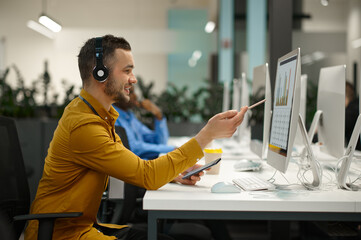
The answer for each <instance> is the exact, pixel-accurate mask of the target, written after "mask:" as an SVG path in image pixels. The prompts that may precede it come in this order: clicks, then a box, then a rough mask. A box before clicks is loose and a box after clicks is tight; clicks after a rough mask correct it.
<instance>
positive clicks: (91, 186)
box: [25, 35, 248, 240]
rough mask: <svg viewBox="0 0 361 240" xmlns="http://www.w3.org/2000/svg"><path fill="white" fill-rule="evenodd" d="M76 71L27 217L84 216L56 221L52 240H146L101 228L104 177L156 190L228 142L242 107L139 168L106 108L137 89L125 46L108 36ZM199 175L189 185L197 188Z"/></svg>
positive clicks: (30, 235) (91, 47)
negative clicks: (214, 144)
mask: <svg viewBox="0 0 361 240" xmlns="http://www.w3.org/2000/svg"><path fill="white" fill-rule="evenodd" d="M78 65H79V70H80V75H81V78H82V82H83V89H82V90H81V93H80V96H79V97H77V98H75V99H74V100H73V101H72V102H71V103H70V104H69V105H68V106H67V107H66V108H65V111H64V113H63V116H62V117H61V119H60V120H59V123H58V127H57V128H56V130H55V132H54V136H53V139H52V141H51V143H50V146H49V149H48V155H47V157H46V159H45V165H44V171H43V176H42V178H41V180H40V182H39V186H38V191H37V194H36V197H35V200H34V201H33V203H32V206H31V213H46V212H83V215H82V216H81V217H78V218H72V219H58V220H57V221H56V222H55V226H54V232H53V239H56V240H59V239H90V240H102V239H104V240H105V239H146V233H143V235H142V233H140V232H136V231H134V230H132V229H131V228H130V227H128V226H114V225H112V226H107V227H104V226H101V224H98V223H97V221H96V214H97V211H98V208H99V204H100V201H101V196H102V194H103V191H104V189H105V188H106V184H107V181H108V177H109V176H112V177H115V178H118V179H121V180H123V181H125V182H128V183H131V184H134V185H137V186H140V187H143V188H146V189H158V188H159V187H161V186H163V185H164V184H166V183H168V182H170V181H171V180H173V179H174V178H175V177H176V176H178V175H179V174H180V173H182V172H184V171H186V170H187V171H190V170H192V166H194V165H195V163H196V162H197V160H198V159H200V158H202V157H203V151H202V149H203V148H204V147H205V146H206V145H207V144H208V143H209V142H210V141H212V140H213V139H216V138H225V137H230V136H232V135H233V133H234V132H235V131H236V128H237V126H239V125H240V124H241V122H242V121H243V117H244V114H245V112H246V111H247V109H248V108H247V107H244V108H242V109H241V111H240V112H238V111H235V110H233V111H227V112H224V113H220V114H217V115H215V116H214V117H212V118H211V119H210V120H209V121H208V123H207V125H206V126H205V127H204V128H203V129H202V130H201V131H200V132H199V133H198V134H197V135H196V136H195V137H194V138H192V139H191V140H189V141H188V142H187V143H185V144H184V145H183V146H181V147H179V148H177V149H175V150H174V151H172V152H170V153H168V154H167V155H164V156H161V157H159V158H157V159H155V160H153V161H145V160H142V159H140V158H139V157H138V156H136V155H135V154H133V153H132V152H131V151H129V150H128V149H126V148H125V147H124V146H123V144H122V142H121V140H120V138H119V136H118V135H117V134H116V133H115V131H114V123H115V121H116V119H117V117H118V113H117V112H116V111H115V110H114V108H113V107H112V104H113V103H114V102H116V101H129V89H130V88H131V87H132V85H133V84H135V83H136V82H137V80H136V79H135V77H134V74H133V69H134V60H133V56H132V52H131V47H130V45H129V43H128V42H127V41H126V40H125V39H124V38H118V37H114V36H112V35H106V36H104V37H102V38H91V39H89V40H88V41H87V42H86V43H85V44H84V46H83V47H82V48H81V50H80V53H79V55H78ZM201 175H202V174H200V175H198V176H193V177H192V179H191V180H190V181H192V182H193V183H196V182H197V181H199V180H200V176H201ZM37 225H38V224H37V222H36V221H31V222H30V223H29V225H28V227H27V229H26V232H25V239H26V240H30V239H37V237H36V236H37ZM140 235H142V236H140Z"/></svg>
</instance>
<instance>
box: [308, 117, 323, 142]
mask: <svg viewBox="0 0 361 240" xmlns="http://www.w3.org/2000/svg"><path fill="white" fill-rule="evenodd" d="M321 117H322V111H321V110H317V111H316V113H315V115H314V116H313V119H312V123H311V127H310V130H309V131H308V139H309V140H310V142H312V139H313V137H314V136H315V133H316V130H317V126H318V122H319V121H320V119H321Z"/></svg>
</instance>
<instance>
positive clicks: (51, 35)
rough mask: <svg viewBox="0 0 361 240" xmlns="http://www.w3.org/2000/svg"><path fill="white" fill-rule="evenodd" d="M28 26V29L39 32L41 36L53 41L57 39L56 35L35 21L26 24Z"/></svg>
mask: <svg viewBox="0 0 361 240" xmlns="http://www.w3.org/2000/svg"><path fill="white" fill-rule="evenodd" d="M26 26H28V28H31V29H33V30H34V31H37V32H38V33H40V34H43V35H44V36H46V37H48V38H51V39H54V37H55V33H54V32H52V31H50V30H49V29H47V28H46V27H44V26H43V25H41V24H39V23H37V22H35V21H33V20H30V21H28V22H27V23H26Z"/></svg>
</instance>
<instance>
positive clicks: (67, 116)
mask: <svg viewBox="0 0 361 240" xmlns="http://www.w3.org/2000/svg"><path fill="white" fill-rule="evenodd" d="M80 104H82V102H80V101H77V100H76V99H74V100H73V101H72V102H70V103H69V105H68V106H67V107H66V108H65V110H64V113H63V116H62V118H61V122H62V123H63V124H66V125H67V126H68V127H69V129H70V130H71V129H75V128H77V127H79V126H82V125H85V124H89V123H98V124H99V123H101V122H102V121H101V118H100V117H99V116H97V115H95V114H94V113H93V112H90V111H89V110H88V109H86V108H84V107H83V106H79V105H80Z"/></svg>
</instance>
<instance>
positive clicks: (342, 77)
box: [308, 65, 346, 160]
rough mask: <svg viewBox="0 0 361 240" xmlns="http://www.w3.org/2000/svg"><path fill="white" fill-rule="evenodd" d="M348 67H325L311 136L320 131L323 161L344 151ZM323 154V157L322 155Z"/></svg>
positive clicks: (319, 157)
mask: <svg viewBox="0 0 361 240" xmlns="http://www.w3.org/2000/svg"><path fill="white" fill-rule="evenodd" d="M345 84H346V66H345V65H340V66H334V67H326V68H321V70H320V77H319V82H318V92H317V111H316V113H315V116H314V118H313V121H312V124H311V127H310V130H309V133H308V137H309V139H310V140H312V139H313V136H314V134H315V132H317V136H318V142H319V146H320V152H323V153H324V154H319V155H317V158H318V159H319V160H328V159H330V160H331V159H333V160H336V159H338V158H340V157H342V156H343V154H344V147H345V146H344V144H345V91H346V90H345ZM321 155H322V156H321Z"/></svg>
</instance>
